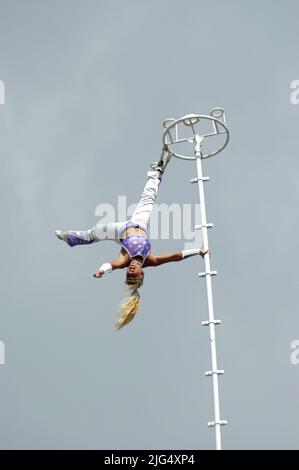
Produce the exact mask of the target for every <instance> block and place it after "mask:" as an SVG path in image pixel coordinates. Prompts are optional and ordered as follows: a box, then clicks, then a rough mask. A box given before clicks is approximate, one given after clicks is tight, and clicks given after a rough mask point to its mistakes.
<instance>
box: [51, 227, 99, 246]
mask: <svg viewBox="0 0 299 470" xmlns="http://www.w3.org/2000/svg"><path fill="white" fill-rule="evenodd" d="M55 234H56V236H57V237H58V238H59V240H63V241H64V242H66V243H67V244H68V245H69V246H76V245H90V244H91V243H93V242H94V239H92V240H90V239H89V240H86V239H84V238H82V236H79V235H80V232H76V231H68V232H63V231H62V230H55Z"/></svg>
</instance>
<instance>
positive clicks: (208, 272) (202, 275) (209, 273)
mask: <svg viewBox="0 0 299 470" xmlns="http://www.w3.org/2000/svg"><path fill="white" fill-rule="evenodd" d="M217 274H218V272H217V271H207V272H205V273H198V277H206V276H217Z"/></svg>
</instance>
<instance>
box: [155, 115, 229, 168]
mask: <svg viewBox="0 0 299 470" xmlns="http://www.w3.org/2000/svg"><path fill="white" fill-rule="evenodd" d="M221 119H222V120H221ZM202 120H208V121H212V124H213V132H210V133H206V134H198V133H197V132H196V130H195V128H194V126H196V125H197V124H199V123H200V121H202ZM179 124H183V125H184V126H185V127H189V128H190V129H191V130H192V133H193V137H192V136H191V137H190V138H183V139H179V136H178V125H179ZM163 127H164V133H163V145H164V144H167V145H168V147H169V149H170V151H171V153H172V154H173V156H174V157H177V158H180V159H182V160H195V159H196V155H194V156H193V157H187V156H186V155H181V154H179V153H177V152H175V151H174V150H173V148H172V146H173V145H175V144H179V143H181V142H190V143H194V142H195V138H196V136H197V137H199V138H200V139H201V140H202V141H203V140H204V139H205V138H207V137H213V136H216V135H225V141H224V143H223V145H221V147H219V148H218V149H216V150H214V151H213V152H209V153H206V154H202V155H201V158H210V157H213V156H214V155H217V154H218V153H220V152H221V151H222V150H223V149H224V148H225V147H226V146H227V144H228V142H229V138H230V136H229V130H228V128H227V126H226V122H225V114H224V110H223V109H222V108H214V109H212V110H211V112H210V115H204V114H187V115H186V116H183V117H181V118H179V119H166V120H165V121H164V122H163ZM172 130H175V139H174V138H173V136H172V135H171V131H172Z"/></svg>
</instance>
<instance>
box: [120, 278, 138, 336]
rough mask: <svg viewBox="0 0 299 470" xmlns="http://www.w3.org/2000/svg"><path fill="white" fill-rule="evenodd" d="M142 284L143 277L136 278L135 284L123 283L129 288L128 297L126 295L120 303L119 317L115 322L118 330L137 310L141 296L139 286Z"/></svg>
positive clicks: (130, 319) (132, 317)
mask: <svg viewBox="0 0 299 470" xmlns="http://www.w3.org/2000/svg"><path fill="white" fill-rule="evenodd" d="M142 284H143V277H142V278H139V279H137V280H136V283H135V284H125V286H126V287H127V288H128V289H130V290H131V295H130V297H127V298H126V299H124V300H123V301H122V303H121V304H120V318H119V319H118V320H117V322H116V324H115V329H116V330H120V329H121V328H123V327H124V326H125V325H127V324H128V323H130V322H131V321H132V320H133V319H134V317H135V315H136V313H137V312H138V311H139V308H140V304H141V298H140V294H139V291H138V289H139V287H141V286H142Z"/></svg>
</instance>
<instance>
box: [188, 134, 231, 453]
mask: <svg viewBox="0 0 299 470" xmlns="http://www.w3.org/2000/svg"><path fill="white" fill-rule="evenodd" d="M202 140H203V139H202V137H199V136H198V135H196V136H195V139H194V153H195V157H196V169H197V177H196V182H197V187H198V196H199V207H200V214H201V224H202V225H201V227H200V229H201V231H202V242H203V248H204V249H205V250H208V249H209V240H208V228H209V227H210V226H212V224H208V223H207V216H206V206H205V193H204V181H207V180H208V178H204V176H203V173H202V153H201V149H200V145H201V141H202ZM204 263H205V272H204V273H199V276H200V277H205V279H206V290H207V299H208V318H209V319H208V321H205V322H202V324H203V326H209V333H210V352H211V366H212V367H211V370H210V371H207V372H206V376H211V377H212V380H213V401H214V421H212V422H210V423H209V426H210V427H214V428H215V438H216V450H221V426H222V425H224V424H226V421H221V420H220V403H219V385H218V375H220V374H223V373H224V371H223V370H218V367H217V351H216V335H215V325H217V324H219V323H220V320H215V318H214V306H213V291H212V276H214V275H216V274H217V272H216V271H211V265H210V256H209V254H206V255H205V257H204Z"/></svg>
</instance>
